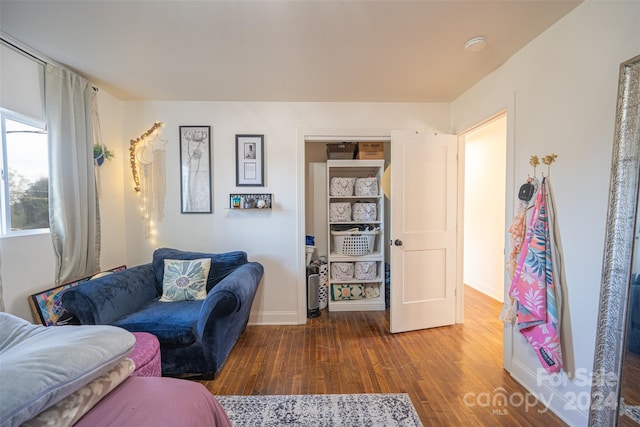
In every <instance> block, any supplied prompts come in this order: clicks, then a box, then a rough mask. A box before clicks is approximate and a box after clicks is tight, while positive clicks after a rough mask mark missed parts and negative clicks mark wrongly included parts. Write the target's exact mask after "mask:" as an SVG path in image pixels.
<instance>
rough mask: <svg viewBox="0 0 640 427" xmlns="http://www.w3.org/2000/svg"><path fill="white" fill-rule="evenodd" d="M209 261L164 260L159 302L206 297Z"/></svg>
mask: <svg viewBox="0 0 640 427" xmlns="http://www.w3.org/2000/svg"><path fill="white" fill-rule="evenodd" d="M210 268H211V259H210V258H203V259H194V260H180V259H165V260H164V276H163V279H162V298H160V301H164V302H177V301H194V300H203V299H205V298H206V297H207V289H206V286H207V277H208V276H209V269H210Z"/></svg>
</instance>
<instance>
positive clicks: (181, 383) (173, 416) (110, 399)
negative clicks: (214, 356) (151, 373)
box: [74, 377, 231, 427]
mask: <svg viewBox="0 0 640 427" xmlns="http://www.w3.org/2000/svg"><path fill="white" fill-rule="evenodd" d="M105 426H113V427H116V426H117V427H127V426H131V427H139V426H154V427H176V426H180V427H202V426H207V427H214V426H216V427H220V426H224V427H227V426H229V427H230V426H231V422H230V421H229V417H227V414H226V413H225V411H224V409H223V408H222V406H221V405H220V403H219V402H218V401H217V400H216V398H215V397H214V396H213V395H212V394H211V393H210V392H209V391H208V390H207V389H206V388H205V387H204V386H203V385H202V384H199V383H196V382H192V381H188V380H181V379H176V378H164V377H129V378H128V379H127V380H126V381H125V382H123V383H122V384H120V385H119V386H118V387H117V388H115V389H114V390H113V391H112V392H111V393H109V394H108V395H106V396H105V397H104V398H103V399H102V400H101V401H100V402H99V403H98V404H97V405H96V406H94V407H93V409H91V410H90V411H89V412H88V413H87V414H86V415H85V416H84V417H82V418H81V419H80V420H79V421H78V423H77V424H75V426H74V427H105Z"/></svg>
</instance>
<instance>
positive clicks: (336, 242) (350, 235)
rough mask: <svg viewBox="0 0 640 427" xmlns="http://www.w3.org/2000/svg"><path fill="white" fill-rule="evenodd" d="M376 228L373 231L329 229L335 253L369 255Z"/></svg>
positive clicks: (372, 247) (371, 251)
mask: <svg viewBox="0 0 640 427" xmlns="http://www.w3.org/2000/svg"><path fill="white" fill-rule="evenodd" d="M378 233H379V231H378V230H374V231H333V230H332V231H331V236H333V246H334V250H335V253H336V254H337V255H369V254H371V253H373V249H374V244H375V241H376V235H377V234H378Z"/></svg>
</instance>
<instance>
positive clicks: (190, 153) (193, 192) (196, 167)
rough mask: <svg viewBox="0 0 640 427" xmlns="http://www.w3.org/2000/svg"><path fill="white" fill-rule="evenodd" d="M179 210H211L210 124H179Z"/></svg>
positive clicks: (186, 212)
mask: <svg viewBox="0 0 640 427" xmlns="http://www.w3.org/2000/svg"><path fill="white" fill-rule="evenodd" d="M180 209H181V212H182V213H184V214H190V213H211V126H180Z"/></svg>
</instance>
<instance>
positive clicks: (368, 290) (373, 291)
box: [364, 283, 380, 298]
mask: <svg viewBox="0 0 640 427" xmlns="http://www.w3.org/2000/svg"><path fill="white" fill-rule="evenodd" d="M379 296H380V283H365V284H364V297H365V298H378V297H379Z"/></svg>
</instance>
